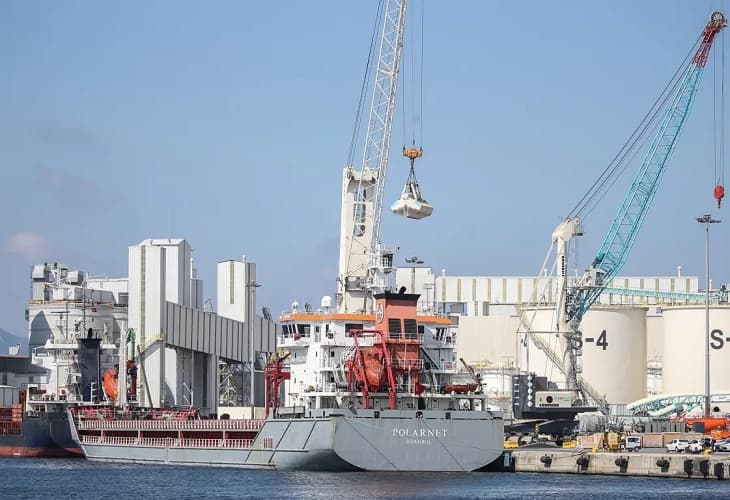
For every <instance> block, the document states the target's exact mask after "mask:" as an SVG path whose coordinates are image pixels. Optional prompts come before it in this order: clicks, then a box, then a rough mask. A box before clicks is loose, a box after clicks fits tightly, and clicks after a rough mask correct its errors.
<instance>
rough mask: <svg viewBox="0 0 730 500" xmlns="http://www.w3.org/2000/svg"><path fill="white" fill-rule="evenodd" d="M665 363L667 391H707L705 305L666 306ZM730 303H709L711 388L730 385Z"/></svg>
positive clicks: (663, 374)
mask: <svg viewBox="0 0 730 500" xmlns="http://www.w3.org/2000/svg"><path fill="white" fill-rule="evenodd" d="M662 314H663V320H662V333H663V337H664V355H663V363H662V377H663V381H662V382H663V389H664V393H665V394H673V393H685V394H686V393H692V394H704V392H705V332H706V326H705V306H704V305H688V306H673V307H666V308H664V310H663V312H662ZM729 344H730V306H729V305H727V304H722V305H717V304H715V305H711V306H710V391H711V392H725V391H727V390H729V389H730V382H728V380H727V379H728V369H727V367H728V366H730V345H729Z"/></svg>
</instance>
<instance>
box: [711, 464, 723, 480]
mask: <svg viewBox="0 0 730 500" xmlns="http://www.w3.org/2000/svg"><path fill="white" fill-rule="evenodd" d="M714 469H715V470H714V471H713V472H714V473H715V477H716V478H717V479H725V464H723V463H716V464H715V467H714Z"/></svg>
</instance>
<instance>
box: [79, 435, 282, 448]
mask: <svg viewBox="0 0 730 500" xmlns="http://www.w3.org/2000/svg"><path fill="white" fill-rule="evenodd" d="M81 443H82V444H110V445H121V446H149V447H157V448H160V447H162V448H241V449H248V448H252V447H253V443H254V440H253V439H197V438H195V439H178V438H137V437H121V436H81ZM262 445H263V448H264V449H272V448H273V440H272V439H271V438H264V439H263V440H262Z"/></svg>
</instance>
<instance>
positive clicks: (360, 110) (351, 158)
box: [345, 0, 384, 167]
mask: <svg viewBox="0 0 730 500" xmlns="http://www.w3.org/2000/svg"><path fill="white" fill-rule="evenodd" d="M383 6H384V0H380V2H378V11H377V12H376V13H375V22H374V23H373V32H372V34H371V35H370V50H369V51H368V59H367V62H366V63H365V74H364V75H363V78H362V84H361V86H360V99H359V100H358V102H357V110H356V111H355V126H354V127H353V130H352V137H351V138H350V147H349V150H348V153H347V163H346V164H345V165H347V166H348V167H352V166H354V162H355V152H356V150H357V144H358V142H357V141H358V138H359V137H360V128H361V127H362V122H363V120H364V119H365V113H364V109H365V99H366V98H367V88H368V82H369V81H370V79H371V77H372V72H373V71H372V63H373V59H374V57H373V54H374V53H375V42H376V37H377V34H378V25H379V21H380V18H381V17H382V15H383V14H382V12H383Z"/></svg>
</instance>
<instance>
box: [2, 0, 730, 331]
mask: <svg viewBox="0 0 730 500" xmlns="http://www.w3.org/2000/svg"><path fill="white" fill-rule="evenodd" d="M725 3H726V2H721V1H717V0H716V1H699V0H682V1H680V0H675V1H660V0H656V1H649V0H645V1H639V2H637V1H635V0H634V1H631V0H616V1H611V2H583V1H560V2H545V1H523V2H507V1H502V2H496V1H487V0H479V1H466V0H464V1H460V2H436V1H433V0H426V3H425V27H424V31H425V47H424V57H425V65H424V89H423V92H424V115H423V136H424V141H423V145H422V146H423V148H424V151H425V155H424V157H423V158H422V159H420V160H419V163H418V165H417V168H418V170H417V173H418V178H419V181H420V184H421V187H422V189H423V191H424V195H425V196H426V198H427V199H428V200H429V202H430V203H431V204H432V205H433V206H434V207H435V210H434V214H433V216H432V217H430V218H428V219H424V220H421V221H413V220H409V219H400V218H397V217H396V216H394V215H391V214H390V213H386V214H384V217H383V227H382V234H383V240H384V242H386V243H393V244H397V245H399V246H400V248H401V254H400V257H399V260H400V261H402V259H403V258H404V257H406V256H408V255H414V254H415V255H418V256H419V257H420V258H421V259H423V260H424V261H425V262H426V264H427V265H431V266H432V267H434V269H436V270H437V272H439V271H440V270H441V269H446V271H447V273H449V274H461V275H530V274H534V273H536V272H537V271H538V269H539V267H540V263H541V262H542V259H543V257H544V254H545V251H546V249H547V246H548V245H549V240H550V233H551V232H552V229H553V228H554V226H555V225H556V224H557V223H558V222H559V221H560V220H561V218H562V217H563V216H565V215H566V214H567V212H568V211H569V210H570V209H571V208H572V207H573V205H574V204H575V203H576V202H577V200H579V199H580V198H581V197H582V195H583V194H584V193H585V191H586V190H587V189H588V187H589V186H590V184H591V182H592V181H593V179H594V178H595V177H596V176H597V175H598V174H599V173H600V172H601V171H602V170H603V168H604V167H605V166H606V164H607V163H608V161H609V160H610V158H611V157H612V156H613V155H614V153H615V152H616V151H617V149H618V147H619V146H620V145H621V144H622V143H623V142H624V140H625V139H626V138H627V137H628V135H629V133H630V132H631V131H632V130H633V128H634V127H635V125H636V124H637V123H638V121H639V120H640V119H641V117H642V116H643V114H644V113H645V112H646V110H647V109H648V107H649V106H650V104H651V103H652V102H653V100H654V98H655V97H656V95H657V94H658V93H659V91H660V90H661V89H662V88H663V87H664V85H665V84H666V82H667V81H668V79H669V77H670V76H671V75H672V73H673V72H674V70H675V69H676V67H677V66H678V64H679V62H680V61H681V60H682V58H683V57H684V55H685V54H686V53H687V51H688V50H689V48H690V47H691V45H692V44H693V42H694V41H695V39H696V38H697V36H698V35H699V33H700V31H701V30H702V28H703V27H704V25H705V23H706V22H707V19H708V17H709V14H710V12H711V11H712V10H713V9H716V8H726V7H727V5H725ZM375 7H376V2H374V1H359V2H341V1H334V0H331V1H324V0H322V1H316V2H299V1H293V0H292V1H282V2H253V1H246V2H244V1H231V2H226V1H216V2H186V1H176V2H172V1H165V2H162V1H130V2H124V3H116V4H114V3H108V2H91V1H87V2H77V1H65V2H50V1H47V2H26V1H13V0H5V1H3V2H0V62H1V64H2V77H1V78H0V212H1V213H2V214H3V222H2V224H0V275H2V282H0V293H1V295H0V327H2V328H5V329H7V330H10V331H12V332H14V333H16V334H24V333H25V328H26V326H25V321H24V319H23V310H24V309H25V304H26V302H27V300H28V297H29V289H30V285H29V272H30V266H31V264H32V263H34V262H43V261H61V262H64V263H66V264H68V265H70V266H72V267H74V268H81V269H84V270H87V271H88V272H90V273H92V274H107V275H110V276H125V275H126V267H127V247H128V246H129V245H133V244H136V243H138V242H139V241H140V240H142V239H143V238H147V237H166V236H169V235H173V236H175V237H184V238H187V239H188V240H189V241H190V242H191V244H192V246H193V248H194V250H195V259H196V264H197V267H198V268H199V270H200V273H201V275H202V277H203V278H204V279H205V281H206V283H205V293H204V295H205V297H206V298H208V297H210V298H212V299H213V300H215V264H216V262H218V261H219V260H224V259H228V258H237V257H240V255H241V254H246V255H247V258H248V259H249V260H252V261H255V262H257V264H258V266H259V267H258V274H259V280H258V281H259V282H261V283H262V285H263V286H262V287H261V288H259V290H258V292H259V302H260V303H261V305H268V306H270V307H271V309H272V311H274V313H275V314H277V313H278V312H279V311H281V310H282V309H284V308H286V307H287V306H288V304H290V303H291V301H292V300H294V299H297V300H299V301H300V302H302V303H303V302H304V301H305V300H308V301H309V302H312V303H318V298H319V297H320V296H321V295H324V294H332V293H333V292H334V286H335V277H336V272H337V269H336V268H337V241H338V237H339V235H338V231H339V207H340V199H339V196H340V192H339V191H340V179H341V168H342V166H343V164H344V162H345V160H346V157H347V148H348V146H349V140H350V135H351V133H352V126H353V117H354V111H355V107H356V104H357V99H358V95H359V88H360V83H361V78H362V72H363V68H364V62H365V57H366V54H367V49H368V44H369V37H370V30H371V27H372V21H373V18H374V15H375ZM729 36H730V35H729ZM728 40H730V38H729V39H728ZM711 72H712V68H711V67H710V68H708V71H707V72H706V75H705V79H704V81H703V85H702V88H701V90H700V94H699V96H698V99H697V103H696V106H695V108H694V111H693V114H692V116H691V117H690V120H689V122H688V124H687V127H686V129H685V131H684V133H683V136H682V137H681V138H680V142H679V146H678V149H677V151H676V153H675V155H674V158H673V161H672V164H671V167H670V169H669V170H668V172H667V175H666V177H665V178H664V181H663V184H662V187H661V188H660V191H659V193H658V195H657V197H656V199H655V201H654V204H653V206H652V209H651V211H650V212H649V215H648V217H647V219H646V222H645V225H644V228H643V230H642V232H641V234H640V235H639V238H638V240H637V244H636V247H635V248H634V250H633V252H632V254H631V256H630V258H629V261H628V264H627V265H626V267H625V269H624V273H623V274H631V275H671V274H674V273H676V266H677V265H681V266H682V267H683V273H684V274H693V275H700V276H703V275H704V233H703V231H702V228H701V227H699V225H698V224H697V223H696V222H695V221H694V218H695V217H696V216H698V215H701V214H702V213H705V212H708V211H710V212H712V213H713V214H714V215H716V216H717V217H720V218H723V216H724V212H725V211H726V210H727V207H723V209H721V210H720V211H718V210H716V209H715V208H714V205H713V203H714V200H713V198H712V188H713V185H714V179H713V149H712V133H713V122H712V86H711V83H712V73H711ZM399 103H400V99H399ZM396 120H397V121H396V125H395V127H394V131H395V132H394V137H393V147H394V150H396V151H397V150H398V149H400V146H401V144H400V142H401V137H402V133H401V132H399V130H400V128H399V127H401V125H399V124H400V122H399V121H398V120H400V117H396ZM406 176H407V164H406V161H405V160H404V159H402V158H400V157H399V156H394V157H393V161H391V166H390V170H389V178H388V186H387V194H386V207H387V206H388V205H389V204H390V202H391V201H393V200H394V199H395V198H396V197H397V196H398V194H399V191H400V189H401V187H402V184H403V182H404V181H405V178H406ZM626 182H628V179H624V182H623V183H622V184H621V185H620V186H618V187H617V189H614V191H613V192H612V194H611V195H609V196H608V197H606V199H605V200H604V202H603V203H602V205H601V207H599V209H597V210H596V211H595V212H594V213H593V214H592V216H591V218H590V219H588V220H587V221H586V222H585V229H586V236H585V237H583V238H582V241H581V243H580V246H579V254H578V259H579V266H580V267H581V268H582V267H584V266H586V265H588V264H589V263H590V261H591V259H592V257H593V255H594V253H595V251H596V250H597V248H598V246H599V245H600V242H601V240H602V237H603V235H604V233H605V231H606V230H607V229H608V224H609V222H610V219H611V217H612V216H613V214H614V212H615V210H616V209H617V207H618V204H619V202H620V199H621V197H622V195H623V191H624V190H625V188H626ZM728 203H730V201H728ZM727 225H730V218H728V220H727V224H721V225H719V226H715V227H713V230H712V239H713V243H712V244H713V252H714V255H715V256H716V257H715V258H714V260H713V272H712V276H713V279H714V280H715V282H728V281H730V263H729V262H728V259H727V250H726V249H727V245H728V236H727V235H728V231H730V228H728V227H727Z"/></svg>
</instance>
